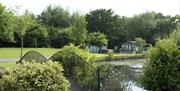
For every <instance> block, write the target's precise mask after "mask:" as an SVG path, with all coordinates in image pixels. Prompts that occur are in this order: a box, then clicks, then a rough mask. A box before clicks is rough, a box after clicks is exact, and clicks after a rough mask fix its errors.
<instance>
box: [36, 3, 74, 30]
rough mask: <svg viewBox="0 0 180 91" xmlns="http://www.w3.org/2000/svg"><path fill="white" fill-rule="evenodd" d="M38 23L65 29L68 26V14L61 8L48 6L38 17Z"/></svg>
mask: <svg viewBox="0 0 180 91" xmlns="http://www.w3.org/2000/svg"><path fill="white" fill-rule="evenodd" d="M39 21H40V22H41V23H42V24H44V25H46V26H51V27H56V28H66V27H69V26H70V24H71V23H70V13H69V11H68V10H65V9H63V8H62V7H61V6H52V5H49V6H47V8H46V9H45V10H44V11H43V12H42V13H41V15H40V16H39Z"/></svg>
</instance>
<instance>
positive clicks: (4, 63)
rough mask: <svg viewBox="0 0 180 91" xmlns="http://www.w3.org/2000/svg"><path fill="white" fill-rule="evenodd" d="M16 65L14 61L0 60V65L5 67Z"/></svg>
mask: <svg viewBox="0 0 180 91" xmlns="http://www.w3.org/2000/svg"><path fill="white" fill-rule="evenodd" d="M14 65H16V62H0V67H3V68H7V67H11V66H14Z"/></svg>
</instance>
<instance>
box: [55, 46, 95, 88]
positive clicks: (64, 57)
mask: <svg viewBox="0 0 180 91" xmlns="http://www.w3.org/2000/svg"><path fill="white" fill-rule="evenodd" d="M92 58H93V57H92V56H91V54H90V53H89V52H88V51H86V50H82V49H80V48H79V47H76V46H74V45H72V44H71V45H69V46H65V47H64V48H62V50H61V51H60V52H58V53H57V54H56V55H54V56H53V57H52V60H54V61H58V62H60V63H61V64H62V65H63V67H64V73H65V75H66V76H68V77H72V78H74V79H75V80H76V81H77V83H78V84H79V85H81V86H82V87H87V86H88V83H89V82H90V81H91V80H92V79H93V78H94V75H93V70H94V69H93V68H92V67H91V66H90V65H92V64H91V61H90V60H92Z"/></svg>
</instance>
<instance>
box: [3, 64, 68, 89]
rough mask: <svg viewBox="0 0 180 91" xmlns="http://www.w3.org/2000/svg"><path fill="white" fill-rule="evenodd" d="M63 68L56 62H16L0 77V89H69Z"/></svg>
mask: <svg viewBox="0 0 180 91" xmlns="http://www.w3.org/2000/svg"><path fill="white" fill-rule="evenodd" d="M62 71H63V68H62V66H61V65H59V64H58V63H56V62H52V61H48V62H44V63H24V64H17V65H16V66H14V67H11V68H9V69H7V70H6V72H5V73H4V74H3V77H2V78H1V79H0V90H1V91H22V90H23V91H27V90H30V91H69V86H70V84H69V82H68V81H67V80H66V79H65V77H64V76H63V73H62Z"/></svg>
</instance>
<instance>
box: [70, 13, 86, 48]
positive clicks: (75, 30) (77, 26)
mask: <svg viewBox="0 0 180 91" xmlns="http://www.w3.org/2000/svg"><path fill="white" fill-rule="evenodd" d="M71 20H72V25H71V27H72V36H73V41H74V43H75V44H76V45H81V44H85V40H86V36H87V30H86V26H87V22H86V20H85V17H84V16H82V15H80V14H79V13H78V12H77V13H74V14H73V15H72V17H71Z"/></svg>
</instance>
